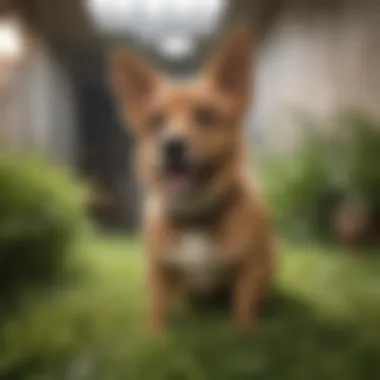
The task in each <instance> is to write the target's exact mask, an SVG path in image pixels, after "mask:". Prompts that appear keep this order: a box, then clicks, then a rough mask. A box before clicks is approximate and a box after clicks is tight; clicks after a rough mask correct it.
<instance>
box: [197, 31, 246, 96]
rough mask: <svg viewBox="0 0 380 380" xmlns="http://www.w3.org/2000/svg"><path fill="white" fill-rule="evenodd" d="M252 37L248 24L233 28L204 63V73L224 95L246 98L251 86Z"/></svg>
mask: <svg viewBox="0 0 380 380" xmlns="http://www.w3.org/2000/svg"><path fill="white" fill-rule="evenodd" d="M252 65H253V38H252V33H251V30H250V28H249V27H248V26H245V25H242V26H239V27H237V28H235V29H234V30H233V31H232V33H231V34H230V35H229V36H228V38H227V41H226V42H225V44H224V45H222V46H221V49H220V50H219V51H218V52H217V54H216V55H215V56H214V57H213V59H211V61H210V62H208V63H207V64H206V67H205V68H204V71H203V73H204V75H205V76H206V77H207V80H209V81H210V82H211V84H212V86H213V87H214V88H215V89H216V90H217V91H221V92H222V93H223V94H224V95H227V96H231V97H234V98H236V97H238V98H240V99H241V100H243V99H246V98H247V97H248V95H249V91H250V88H251V86H252V81H251V75H252V69H253V67H252Z"/></svg>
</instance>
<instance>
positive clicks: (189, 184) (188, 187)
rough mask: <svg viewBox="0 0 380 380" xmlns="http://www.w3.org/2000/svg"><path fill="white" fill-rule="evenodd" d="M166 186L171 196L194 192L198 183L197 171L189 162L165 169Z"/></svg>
mask: <svg viewBox="0 0 380 380" xmlns="http://www.w3.org/2000/svg"><path fill="white" fill-rule="evenodd" d="M164 182H165V188H166V191H167V193H168V195H170V196H184V195H188V194H190V193H191V192H193V191H194V190H195V189H196V187H197V185H198V181H197V176H196V171H195V170H194V169H193V168H192V167H191V166H190V165H188V164H181V165H175V166H173V167H171V168H170V169H167V170H166V171H165V175H164Z"/></svg>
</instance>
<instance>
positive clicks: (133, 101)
mask: <svg viewBox="0 0 380 380" xmlns="http://www.w3.org/2000/svg"><path fill="white" fill-rule="evenodd" d="M108 69H109V79H110V86H111V90H112V91H113V93H114V95H115V97H116V100H117V101H118V102H119V104H120V105H121V106H122V107H123V108H126V109H127V111H128V113H129V114H130V116H132V117H133V116H134V114H136V113H138V112H139V111H141V108H142V107H144V105H146V102H147V101H149V99H150V97H151V96H152V95H153V93H154V92H155V90H156V89H157V87H158V84H159V82H160V79H161V78H160V75H159V73H157V72H156V71H155V70H154V69H153V68H151V67H150V65H149V64H148V63H147V62H146V61H144V60H143V59H142V58H141V57H140V56H139V55H137V54H136V53H134V52H131V51H125V50H115V51H113V52H111V53H110V54H109V68H108Z"/></svg>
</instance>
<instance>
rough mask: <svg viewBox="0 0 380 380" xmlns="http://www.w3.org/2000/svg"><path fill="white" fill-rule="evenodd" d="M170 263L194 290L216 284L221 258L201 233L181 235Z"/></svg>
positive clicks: (213, 245) (208, 239) (210, 242)
mask: <svg viewBox="0 0 380 380" xmlns="http://www.w3.org/2000/svg"><path fill="white" fill-rule="evenodd" d="M170 261H171V264H172V266H173V267H175V268H176V269H178V270H179V271H180V272H181V273H182V274H183V276H185V280H186V282H187V284H188V285H189V286H190V287H191V288H193V289H194V290H207V289H209V288H211V287H212V286H213V285H215V284H216V283H217V281H218V279H219V277H220V274H221V270H222V265H221V264H222V263H221V257H220V255H218V252H217V249H216V247H215V244H214V243H213V241H212V240H211V238H210V237H209V236H207V235H205V234H202V233H195V232H186V233H183V234H182V236H181V238H180V241H179V244H178V245H177V246H176V247H175V248H174V250H173V252H172V254H171V257H170Z"/></svg>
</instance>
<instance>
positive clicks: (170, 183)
mask: <svg viewBox="0 0 380 380" xmlns="http://www.w3.org/2000/svg"><path fill="white" fill-rule="evenodd" d="M190 186H191V178H190V176H188V175H176V176H173V177H172V178H169V179H168V180H167V187H168V190H169V192H170V193H171V194H178V193H183V192H185V191H187V190H188V189H189V188H190Z"/></svg>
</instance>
